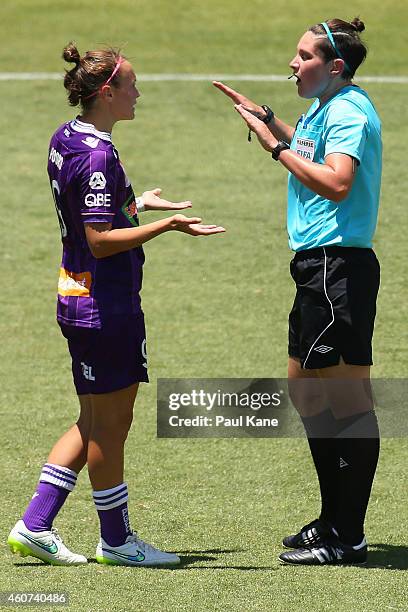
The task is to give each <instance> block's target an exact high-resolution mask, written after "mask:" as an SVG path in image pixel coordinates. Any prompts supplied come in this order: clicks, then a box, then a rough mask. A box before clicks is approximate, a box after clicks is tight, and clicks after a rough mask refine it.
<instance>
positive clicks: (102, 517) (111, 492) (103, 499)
mask: <svg viewBox="0 0 408 612" xmlns="http://www.w3.org/2000/svg"><path fill="white" fill-rule="evenodd" d="M93 499H94V502H95V506H96V509H97V511H98V515H99V521H100V524H101V536H102V538H103V540H105V542H106V543H107V544H109V546H122V544H124V543H125V541H126V538H127V537H128V536H129V535H131V533H132V531H131V529H130V525H129V514H128V489H127V484H126V483H122V484H120V485H117V486H116V487H112V488H111V489H104V490H103V491H94V492H93Z"/></svg>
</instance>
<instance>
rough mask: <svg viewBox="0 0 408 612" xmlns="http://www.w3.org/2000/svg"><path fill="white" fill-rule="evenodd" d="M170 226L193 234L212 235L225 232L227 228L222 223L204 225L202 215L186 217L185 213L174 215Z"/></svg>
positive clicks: (178, 230)
mask: <svg viewBox="0 0 408 612" xmlns="http://www.w3.org/2000/svg"><path fill="white" fill-rule="evenodd" d="M170 227H171V229H172V230H175V231H177V232H184V233H185V234H190V235H191V236H211V235H212V234H220V233H221V232H225V228H224V227H221V226H220V225H203V224H202V223H201V219H200V217H185V216H184V215H174V217H172V218H171V221H170Z"/></svg>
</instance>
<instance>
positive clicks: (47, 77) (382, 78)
mask: <svg viewBox="0 0 408 612" xmlns="http://www.w3.org/2000/svg"><path fill="white" fill-rule="evenodd" d="M62 78H63V75H62V74H60V73H59V72H0V81H59V80H60V79H62ZM139 80H140V81H266V82H271V81H278V82H280V81H282V82H285V81H287V76H284V75H281V74H189V73H181V72H179V73H174V74H140V75H139ZM356 80H357V81H359V82H361V83H400V84H407V83H408V76H387V75H378V76H361V77H356Z"/></svg>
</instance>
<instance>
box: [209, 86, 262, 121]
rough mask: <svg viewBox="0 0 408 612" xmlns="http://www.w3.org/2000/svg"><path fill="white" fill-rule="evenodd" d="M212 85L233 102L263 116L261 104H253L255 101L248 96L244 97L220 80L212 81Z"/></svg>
mask: <svg viewBox="0 0 408 612" xmlns="http://www.w3.org/2000/svg"><path fill="white" fill-rule="evenodd" d="M213 85H214V87H216V88H217V89H219V90H220V91H222V93H223V94H225V95H226V96H228V97H229V98H231V100H232V101H233V102H234V104H241V105H242V106H244V107H245V108H246V109H247V110H248V111H249V112H250V113H256V114H258V115H259V116H260V117H263V116H264V115H265V111H264V109H263V108H262V106H258V104H255V102H252V100H250V99H249V98H246V97H245V96H243V95H242V94H240V93H238V92H237V91H235V89H232V88H231V87H228V85H225V84H224V83H221V81H213Z"/></svg>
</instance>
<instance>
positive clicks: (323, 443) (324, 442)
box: [301, 409, 337, 524]
mask: <svg viewBox="0 0 408 612" xmlns="http://www.w3.org/2000/svg"><path fill="white" fill-rule="evenodd" d="M301 418H302V422H303V426H304V428H305V431H306V434H307V440H308V442H309V448H310V452H311V454H312V457H313V462H314V465H315V468H316V472H317V477H318V479H319V485H320V496H321V500H322V508H321V512H320V520H322V521H326V522H327V523H330V524H333V523H334V520H335V518H336V508H337V483H336V480H335V476H336V458H337V454H336V446H335V444H336V442H337V441H336V440H335V439H334V436H335V434H336V433H337V429H336V425H337V422H336V419H335V418H334V417H333V415H332V412H331V410H329V409H327V410H324V411H323V412H321V413H320V414H318V415H315V416H313V417H301Z"/></svg>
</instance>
